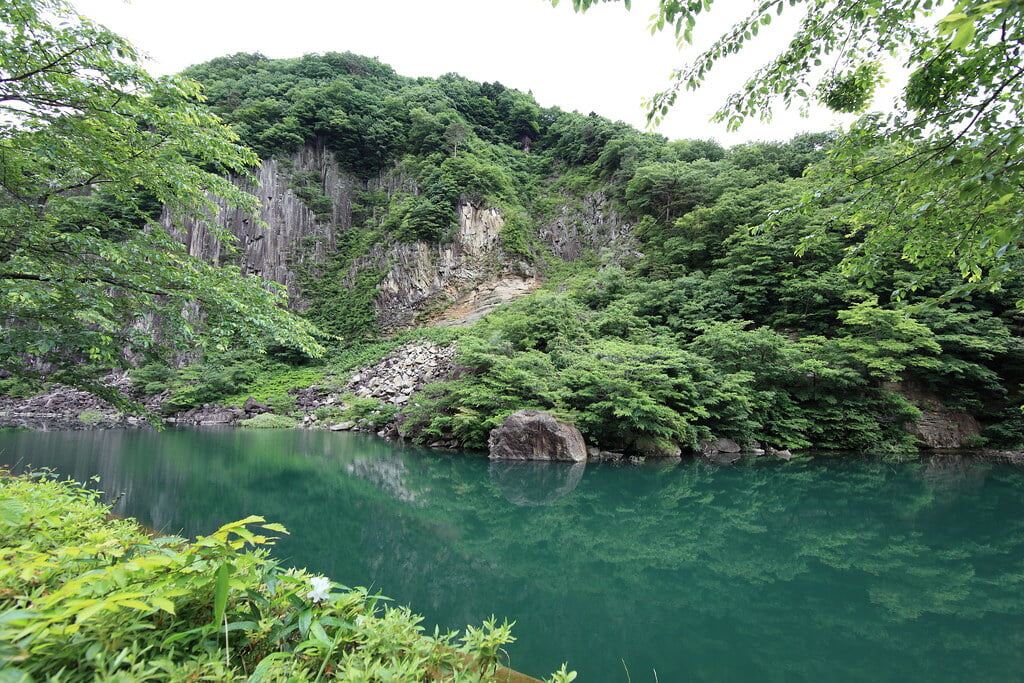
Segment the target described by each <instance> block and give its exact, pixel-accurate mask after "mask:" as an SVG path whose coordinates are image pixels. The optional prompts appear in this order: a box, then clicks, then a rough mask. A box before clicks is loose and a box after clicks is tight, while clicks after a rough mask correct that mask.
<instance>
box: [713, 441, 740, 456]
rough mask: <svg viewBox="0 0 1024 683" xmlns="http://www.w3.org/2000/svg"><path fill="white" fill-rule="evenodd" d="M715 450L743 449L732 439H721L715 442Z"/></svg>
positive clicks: (729, 451) (737, 451) (732, 451)
mask: <svg viewBox="0 0 1024 683" xmlns="http://www.w3.org/2000/svg"><path fill="white" fill-rule="evenodd" d="M715 450H716V451H718V452H719V453H739V452H740V451H741V450H743V449H742V448H740V445H739V444H738V443H736V442H735V441H733V440H732V439H719V440H718V441H716V442H715Z"/></svg>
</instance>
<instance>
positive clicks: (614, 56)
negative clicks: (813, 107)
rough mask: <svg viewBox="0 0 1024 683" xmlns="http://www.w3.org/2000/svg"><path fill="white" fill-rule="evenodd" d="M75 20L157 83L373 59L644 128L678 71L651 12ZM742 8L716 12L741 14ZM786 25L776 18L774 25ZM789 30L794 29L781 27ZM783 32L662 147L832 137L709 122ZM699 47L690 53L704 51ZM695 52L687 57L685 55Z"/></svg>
mask: <svg viewBox="0 0 1024 683" xmlns="http://www.w3.org/2000/svg"><path fill="white" fill-rule="evenodd" d="M73 2H74V5H75V6H76V8H77V9H78V10H79V11H80V12H81V13H82V14H84V15H85V16H88V17H90V18H92V19H94V20H96V21H99V22H100V23H102V24H105V25H106V26H108V27H109V28H111V29H113V30H114V31H116V32H117V33H120V34H121V35H124V36H125V37H127V38H129V39H130V40H131V41H132V42H133V43H134V44H135V45H136V47H138V48H139V49H141V50H142V51H144V52H145V53H147V54H148V55H149V57H150V58H151V62H150V64H149V67H150V69H151V70H152V71H153V72H155V73H160V74H163V73H173V72H176V71H180V70H181V69H183V68H185V67H186V66H189V65H191V64H195V63H198V62H203V61H206V60H209V59H212V58H214V57H219V56H222V55H226V54H231V53H235V52H261V53H263V54H265V55H267V56H268V57H297V56H300V55H303V54H306V53H310V52H329V51H336V52H345V51H351V52H354V53H357V54H362V55H366V56H369V57H377V58H378V59H380V60H381V61H382V62H384V63H386V64H390V65H391V66H392V67H394V69H395V70H396V71H397V72H398V73H399V74H402V75H404V76H412V77H416V76H439V75H441V74H444V73H448V72H456V73H458V74H461V75H463V76H465V77H467V78H469V79H472V80H475V81H500V82H501V83H502V84H504V85H506V86H508V87H512V88H516V89H518V90H522V91H524V92H525V91H532V92H533V94H534V96H535V97H536V99H537V101H538V103H539V104H540V105H541V106H545V107H550V106H558V107H561V108H562V109H563V110H566V111H572V110H577V111H579V112H581V113H583V114H587V113H589V112H591V111H593V112H596V113H597V114H600V115H601V116H605V117H608V118H610V119H613V120H622V121H626V122H627V123H630V124H632V125H634V126H636V127H637V128H640V129H645V127H646V113H645V111H644V110H643V108H642V106H641V100H642V99H643V98H645V97H650V96H651V95H653V94H654V93H656V92H657V91H659V90H661V89H663V88H664V87H666V86H667V85H668V83H669V75H670V73H671V71H672V69H673V68H674V67H678V66H681V65H682V64H684V63H685V62H686V55H687V54H688V53H687V52H682V53H681V52H680V51H678V50H677V49H676V46H675V39H674V36H673V35H672V34H671V32H665V33H659V34H657V35H655V36H652V35H651V34H650V31H649V30H648V28H647V27H648V19H649V17H650V15H651V14H652V13H653V12H654V11H655V7H656V2H655V0H634V2H633V9H632V11H629V12H628V11H626V9H625V8H624V6H623V5H621V4H620V3H611V4H606V5H599V6H597V7H595V8H593V9H591V10H590V11H588V12H587V13H586V14H583V15H578V14H576V13H574V12H573V11H572V2H571V0H563V2H562V3H561V4H560V5H559V6H558V7H557V8H552V7H551V4H550V2H549V1H548V0H333V1H332V0H273V1H270V0H134V2H132V3H131V4H127V3H125V2H124V0H73ZM746 4H747V2H744V1H743V0H728V2H721V3H720V5H719V6H720V7H723V8H724V7H728V8H729V9H733V8H736V9H737V10H742V8H743V7H745V6H746ZM740 16H741V11H737V12H736V13H735V14H731V15H730V13H729V12H724V13H723V10H722V9H716V11H715V12H714V13H713V15H710V16H708V17H707V19H705V20H702V21H701V22H700V23H698V31H700V36H701V37H703V38H704V41H703V42H705V43H706V42H708V41H710V39H711V38H713V37H716V36H717V35H718V34H719V32H720V31H722V30H724V29H725V28H727V27H728V26H729V25H731V24H732V23H733V22H734V21H735V20H737V19H738V18H739V17H740ZM783 18H785V17H783ZM795 19H796V17H795V16H794V17H792V18H791V21H790V22H789V23H790V24H791V23H792V21H793V20H795ZM786 23H787V22H779V21H776V22H773V23H772V25H771V27H770V28H772V29H775V33H774V35H773V34H772V33H769V34H767V35H766V34H765V33H762V34H761V42H760V43H753V44H751V47H750V48H748V49H747V50H745V51H744V52H742V53H741V54H740V55H739V56H738V57H735V58H733V59H731V60H726V61H724V62H722V63H721V65H720V67H719V68H717V69H716V71H715V72H714V73H713V74H712V78H711V80H710V84H709V85H707V86H705V87H704V88H703V89H702V90H701V91H700V92H698V93H685V94H683V95H681V96H680V100H679V102H678V103H677V104H676V106H675V108H674V110H673V111H672V113H671V114H670V115H669V117H667V118H666V120H665V121H664V122H663V123H662V125H661V127H660V128H659V129H658V132H660V133H662V134H664V135H666V136H668V137H669V138H672V139H676V138H715V139H717V140H718V141H719V142H721V143H723V144H726V145H732V144H736V143H738V142H744V141H747V140H785V139H788V138H790V137H792V136H793V135H795V134H797V133H800V132H807V131H819V130H826V129H829V128H833V127H836V126H837V125H839V123H840V122H841V120H842V119H840V118H839V117H836V116H834V115H831V114H830V113H828V112H825V111H823V110H818V111H816V112H814V113H813V114H812V116H811V118H802V117H800V116H799V114H798V113H797V112H796V111H781V112H777V113H776V115H775V117H774V119H773V121H772V123H770V124H763V123H761V122H759V121H749V122H747V123H746V124H744V126H743V127H742V128H741V129H740V130H739V131H738V132H735V133H729V132H727V131H726V129H725V127H724V125H712V124H711V123H709V122H708V118H709V117H710V116H711V114H712V113H713V112H714V111H715V110H716V109H717V107H718V106H719V105H720V104H721V103H722V102H723V101H724V99H725V95H726V94H728V93H729V92H731V91H732V89H734V88H735V87H736V86H738V85H740V84H741V83H742V82H743V80H744V79H745V77H746V75H747V74H749V73H750V71H751V69H752V67H754V66H758V65H760V63H761V61H760V58H761V56H763V57H764V58H765V59H767V58H768V57H770V56H773V55H774V53H775V52H776V51H777V49H778V47H777V46H778V45H780V44H784V43H783V42H780V41H784V39H783V38H782V37H781V36H783V35H784V32H785V28H786ZM701 37H698V44H699V43H700V42H701ZM690 49H691V50H692V49H693V48H690Z"/></svg>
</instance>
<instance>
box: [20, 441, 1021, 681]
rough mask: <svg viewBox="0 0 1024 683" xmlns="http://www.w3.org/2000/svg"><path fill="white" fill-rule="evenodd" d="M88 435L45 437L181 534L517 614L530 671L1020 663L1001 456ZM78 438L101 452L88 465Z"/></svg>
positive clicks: (1013, 480)
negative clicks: (659, 463) (596, 451)
mask: <svg viewBox="0 0 1024 683" xmlns="http://www.w3.org/2000/svg"><path fill="white" fill-rule="evenodd" d="M79 434H82V433H79ZM79 434H76V435H74V436H75V437H78V436H79ZM95 434H106V435H108V436H106V437H100V436H91V437H87V439H94V440H96V441H95V442H94V443H89V444H88V447H86V445H83V444H86V443H88V442H83V441H77V442H76V441H74V440H73V439H72V440H62V441H59V442H57V441H52V439H53V438H55V437H56V435H50V436H46V435H42V438H44V439H46V438H50V439H51V441H44V443H45V446H44V448H45V449H46V450H47V451H51V452H59V453H62V454H63V455H62V456H61V457H64V461H62V462H64V463H65V464H64V465H61V469H64V467H65V466H66V467H70V468H72V469H74V471H69V473H70V474H73V475H74V476H76V477H78V478H88V476H91V474H94V473H95V472H94V471H90V470H89V468H90V467H97V468H98V470H97V471H99V472H100V473H101V474H102V476H103V478H104V482H103V487H104V488H106V489H107V490H110V491H116V490H126V491H128V495H127V496H126V504H127V505H128V506H129V508H128V510H127V512H128V513H129V514H135V515H138V516H139V517H140V518H141V519H142V520H143V521H147V522H148V523H150V524H152V523H153V521H152V520H162V522H163V524H164V528H167V529H170V530H172V531H174V530H178V529H184V530H185V531H186V533H190V534H194V533H200V532H201V533H208V532H209V531H211V530H212V529H214V528H216V526H218V525H219V524H222V523H224V522H226V521H230V520H233V519H237V518H240V517H243V516H245V515H247V514H251V513H256V514H262V515H264V516H265V517H267V518H268V519H272V520H275V521H280V522H282V523H284V524H285V525H286V526H288V527H289V529H290V530H291V531H292V533H293V536H292V537H289V538H287V539H284V540H282V541H281V544H280V545H279V547H278V548H277V549H276V550H275V554H277V555H278V556H279V557H281V558H282V559H283V560H284V561H286V562H288V563H290V564H291V563H294V564H298V565H300V566H308V567H310V568H311V569H313V570H314V571H320V572H325V573H328V574H330V575H332V576H334V577H335V578H337V579H338V580H340V581H343V582H348V583H350V584H364V585H370V586H373V587H374V588H376V589H379V590H381V591H383V592H384V593H385V594H387V595H391V596H392V597H395V598H396V599H398V600H399V601H401V602H407V603H411V604H412V606H413V608H414V609H416V610H417V611H421V612H423V613H425V614H427V615H428V616H429V617H430V618H431V619H432V620H433V621H435V622H438V623H441V624H442V625H445V626H452V627H454V626H461V625H463V624H465V623H467V622H474V621H479V620H480V619H482V618H485V617H487V616H490V615H491V614H492V613H494V614H497V615H499V617H500V616H508V617H509V618H512V619H516V620H517V621H518V622H519V624H518V626H517V628H516V633H517V635H518V636H519V638H520V640H519V642H518V643H516V644H515V645H514V646H513V648H512V652H513V655H514V656H515V657H517V658H520V659H518V662H520V664H519V665H520V666H521V667H522V668H525V669H527V670H529V671H531V672H535V673H541V672H544V671H549V670H551V669H553V668H557V666H558V664H559V663H560V662H561V661H562V660H563V659H566V658H569V660H570V664H571V665H572V666H575V667H577V668H579V669H580V670H581V680H588V681H589V680H598V681H600V680H616V681H618V680H622V675H621V672H622V663H621V661H620V659H625V660H626V661H627V665H628V666H629V668H630V671H631V673H632V677H633V679H635V680H651V676H650V675H649V674H648V672H649V670H650V669H651V668H657V670H658V675H659V679H660V680H685V679H686V678H695V679H706V680H722V679H726V680H730V679H731V680H755V679H756V680H787V681H788V680H800V679H816V680H819V679H821V680H843V679H846V680H868V679H870V680H896V679H913V680H919V679H923V678H932V679H935V680H964V679H972V680H980V679H986V680H1003V679H1007V680H1009V679H1014V678H1016V677H1019V672H1020V671H1021V670H1024V655H1022V652H1024V648H1022V647H1021V645H1024V642H1022V639H1024V628H1022V626H1024V616H1022V615H1024V571H1022V567H1021V558H1022V556H1024V514H1021V513H1022V510H1021V504H1022V501H1024V477H1022V476H1021V472H1020V471H1019V470H1016V469H1013V468H1011V467H1007V466H1001V465H981V466H976V465H970V464H967V463H965V462H964V461H962V460H947V459H935V460H932V459H928V460H924V461H922V462H920V463H909V464H895V465H894V464H888V463H881V462H872V461H867V460H842V459H835V460H828V461H821V460H810V461H802V462H797V461H793V462H789V463H782V462H774V461H764V460H758V461H749V460H745V461H743V462H742V463H740V464H739V465H738V466H735V467H729V468H719V467H714V466H709V465H707V464H703V463H700V462H684V463H682V464H679V465H675V466H671V467H662V468H653V467H616V466H612V465H606V464H598V465H588V466H587V467H586V470H585V472H584V471H583V467H582V466H576V467H573V466H564V467H557V466H556V469H552V464H543V468H537V469H534V468H532V467H531V468H521V469H520V468H508V467H494V465H493V464H489V463H488V462H487V461H486V460H484V459H480V458H468V457H461V456H439V455H436V454H426V453H422V452H396V451H395V449H394V448H392V447H391V446H390V445H389V444H386V443H384V442H380V441H377V440H374V439H367V438H363V437H359V436H356V435H335V434H324V433H310V432H305V433H302V432H289V433H283V432H278V433H265V432H264V433H257V432H244V431H222V432H210V433H206V434H202V433H195V432H179V431H172V432H168V433H165V434H161V435H158V436H155V437H154V440H152V441H145V440H141V441H133V439H135V437H130V436H128V434H130V433H121V434H120V435H117V433H111V432H100V433H95ZM32 436H39V435H32ZM16 437H19V435H4V439H5V440H2V441H0V450H4V451H5V452H6V453H10V452H11V448H12V445H11V444H12V443H13V442H12V441H11V440H12V439H15V438H16ZM69 438H70V437H69ZM107 438H110V439H113V440H112V441H109V442H107V441H104V439H107ZM118 439H120V441H118ZM87 451H88V452H89V453H93V452H95V453H99V454H101V455H96V456H95V459H96V462H95V463H94V465H86V464H85V463H86V461H87V460H88V458H89V457H93V456H88V457H87V453H86V452H87ZM514 464H517V465H518V464H522V463H514ZM526 464H531V463H526ZM353 475H357V476H353ZM412 500H415V503H414V504H413V503H410V501H412ZM541 503H543V504H541ZM866 666H867V667H868V668H867V670H865V667H866Z"/></svg>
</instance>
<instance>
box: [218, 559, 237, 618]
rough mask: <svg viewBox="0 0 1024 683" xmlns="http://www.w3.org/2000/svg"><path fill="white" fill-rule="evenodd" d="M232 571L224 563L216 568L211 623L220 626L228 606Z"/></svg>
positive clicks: (228, 565)
mask: <svg viewBox="0 0 1024 683" xmlns="http://www.w3.org/2000/svg"><path fill="white" fill-rule="evenodd" d="M233 569H234V567H232V566H231V565H230V564H228V563H227V562H224V563H223V564H221V565H220V566H219V567H217V581H216V584H215V586H214V590H213V623H214V624H220V622H221V620H222V619H223V618H224V608H225V607H227V604H228V586H229V583H230V579H231V572H232V570H233Z"/></svg>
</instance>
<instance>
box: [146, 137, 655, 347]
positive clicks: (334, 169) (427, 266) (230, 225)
mask: <svg viewBox="0 0 1024 683" xmlns="http://www.w3.org/2000/svg"><path fill="white" fill-rule="evenodd" d="M297 178H302V180H303V182H305V183H307V185H306V186H307V187H309V186H310V185H312V186H313V187H314V191H315V193H316V194H317V195H318V199H320V201H321V204H320V205H319V206H318V211H319V213H315V212H314V211H313V210H311V208H310V206H309V205H307V202H305V201H303V199H301V198H300V197H299V195H298V194H297V193H296V189H295V186H296V179H297ZM255 179H256V181H257V184H253V183H251V182H242V181H240V186H241V187H243V188H244V189H245V190H246V191H248V192H251V193H252V194H254V195H255V196H256V197H258V198H259V201H260V218H261V220H262V221H263V223H265V226H264V225H260V223H259V222H257V221H255V220H252V219H251V218H250V217H248V216H246V215H245V214H244V213H243V212H241V211H238V210H224V211H223V212H222V214H221V215H220V217H219V219H218V223H219V225H220V226H221V227H222V228H224V229H226V230H227V231H228V232H230V233H231V234H232V235H234V236H235V238H236V240H237V241H236V244H235V247H236V248H235V249H231V248H228V247H225V246H224V245H222V244H220V243H219V242H218V241H217V240H216V239H215V238H214V236H213V234H211V232H210V230H209V229H207V228H206V227H205V226H204V225H202V224H200V223H197V222H195V221H184V222H183V223H181V224H180V225H176V224H175V222H174V221H173V220H172V217H171V216H169V215H165V216H164V217H163V219H162V222H163V224H164V226H165V227H167V228H168V229H169V230H170V231H171V233H172V234H174V235H175V236H176V237H177V238H178V239H179V240H180V241H182V242H183V243H184V244H185V245H186V246H187V247H188V250H189V253H191V254H192V255H194V256H197V257H199V258H203V259H206V260H209V261H213V262H217V263H221V264H225V263H235V264H237V265H239V266H240V267H241V269H242V272H243V273H245V274H254V275H259V276H261V277H263V278H265V279H267V280H271V281H274V282H279V283H281V284H283V285H285V286H286V287H287V288H288V293H289V296H290V298H291V300H292V303H293V305H294V306H295V307H296V308H299V309H302V308H304V307H305V305H306V302H305V301H303V297H302V292H301V288H300V287H299V282H298V276H297V270H298V268H299V267H300V266H301V265H303V264H309V265H313V264H317V263H325V262H327V261H328V260H329V259H331V258H332V257H333V256H334V254H335V253H336V252H337V249H338V238H339V236H341V235H343V234H344V233H345V232H346V231H348V230H351V229H352V227H353V205H354V204H355V203H356V197H357V193H359V192H368V191H377V190H382V191H384V192H386V193H387V195H388V196H389V197H390V196H391V195H392V194H394V193H396V192H406V193H410V194H415V193H416V192H418V188H417V187H416V183H415V181H413V180H411V179H409V178H406V177H404V176H402V175H401V174H400V173H397V172H391V173H386V174H384V173H382V174H381V175H380V176H378V177H377V178H373V179H370V180H361V179H359V178H356V177H354V176H352V175H350V174H348V173H346V172H344V171H343V170H341V169H340V168H339V167H338V164H337V162H336V161H335V159H334V157H333V155H332V154H331V153H330V152H328V151H327V150H325V149H322V148H316V147H306V148H304V149H302V150H300V151H299V152H297V153H296V154H295V155H293V156H292V157H291V158H290V159H286V160H276V159H269V160H266V161H264V162H263V163H262V165H261V166H260V167H259V168H258V169H257V170H256V172H255ZM327 207H329V209H328V208H327ZM504 224H505V221H504V218H503V216H502V215H501V212H500V211H499V210H498V209H495V208H487V207H480V206H474V205H473V204H470V203H464V204H462V205H460V206H459V207H458V229H457V231H456V232H455V234H454V235H453V236H452V238H451V239H450V240H449V241H447V242H445V243H441V244H435V243H427V242H414V243H411V244H409V243H398V244H389V243H380V244H377V245H375V246H374V247H373V248H372V249H371V250H370V251H369V253H367V254H366V255H364V256H363V257H361V258H358V259H356V260H355V261H354V262H353V263H352V264H351V266H350V268H349V271H348V274H347V276H346V279H347V280H348V283H349V284H351V283H352V282H354V281H355V278H356V276H357V275H358V273H359V272H361V271H365V270H368V269H373V270H376V271H379V272H383V273H384V276H383V279H382V280H381V281H380V283H379V285H378V287H377V292H378V293H377V296H376V298H375V301H374V306H375V308H376V310H377V316H378V320H379V321H380V323H381V325H382V327H383V328H384V329H391V330H394V329H401V328H405V327H409V326H413V325H416V324H423V323H427V322H432V323H435V324H462V323H465V322H472V321H473V320H475V319H476V318H479V317H480V316H481V315H483V314H485V313H486V312H487V311H489V310H491V309H492V308H494V307H495V306H496V305H499V304H501V303H505V302H507V301H510V300H512V299H514V298H518V297H519V296H522V295H524V294H526V293H529V292H530V291H533V289H535V288H536V287H537V286H539V284H540V279H539V274H538V273H537V272H536V271H535V270H534V268H533V266H532V265H530V264H528V263H526V262H524V261H522V260H521V259H513V258H509V257H508V256H507V255H505V254H504V252H503V251H502V249H501V236H500V233H501V229H502V227H503V226H504ZM631 227H632V226H631V225H630V224H629V223H627V222H626V221H624V220H623V219H622V217H620V216H619V215H618V214H617V213H616V212H615V211H614V210H612V209H611V208H610V204H609V202H608V200H607V199H606V198H605V197H604V195H603V194H601V193H595V194H591V195H588V196H586V197H584V198H583V199H580V200H567V203H566V205H565V206H563V207H561V208H560V210H559V211H558V212H557V215H556V216H554V217H553V218H552V219H550V220H548V221H547V222H546V223H545V224H544V225H543V226H542V227H541V230H540V235H539V237H540V239H541V241H542V243H543V244H544V245H545V247H546V248H547V249H549V250H550V251H551V252H552V253H553V254H554V255H556V256H558V257H560V258H562V259H564V260H570V261H571V260H575V259H576V258H579V256H581V255H582V254H583V253H585V252H587V251H589V250H595V251H600V250H602V249H605V250H609V249H610V250H612V252H614V253H615V254H616V255H618V256H620V257H624V256H626V255H629V254H632V253H635V240H634V239H633V237H632V229H631ZM449 308H451V309H452V311H451V312H449V311H448V309H449ZM425 312H426V314H425V315H424V313H425Z"/></svg>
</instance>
